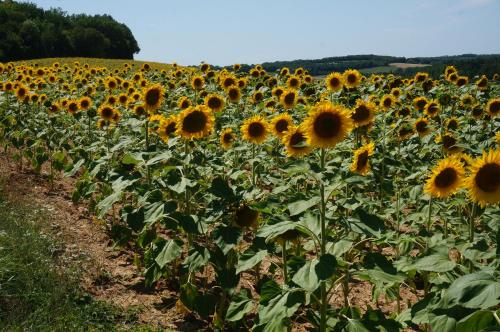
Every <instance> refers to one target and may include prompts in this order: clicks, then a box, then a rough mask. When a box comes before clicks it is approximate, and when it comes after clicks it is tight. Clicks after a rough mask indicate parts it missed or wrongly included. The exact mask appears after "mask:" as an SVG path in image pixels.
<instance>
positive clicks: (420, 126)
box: [415, 121, 427, 133]
mask: <svg viewBox="0 0 500 332" xmlns="http://www.w3.org/2000/svg"><path fill="white" fill-rule="evenodd" d="M415 128H416V129H417V131H418V132H419V133H423V132H425V131H426V130H427V122H425V121H419V122H417V124H416V126H415Z"/></svg>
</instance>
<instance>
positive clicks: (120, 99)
mask: <svg viewBox="0 0 500 332" xmlns="http://www.w3.org/2000/svg"><path fill="white" fill-rule="evenodd" d="M118 102H119V103H120V104H122V105H123V106H125V107H126V106H127V105H128V102H129V99H128V96H127V95H126V94H125V93H122V94H120V95H119V96H118Z"/></svg>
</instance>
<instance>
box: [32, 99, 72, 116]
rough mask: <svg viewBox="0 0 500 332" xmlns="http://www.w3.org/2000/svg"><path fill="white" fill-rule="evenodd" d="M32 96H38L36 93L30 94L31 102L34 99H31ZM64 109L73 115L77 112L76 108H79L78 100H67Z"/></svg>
mask: <svg viewBox="0 0 500 332" xmlns="http://www.w3.org/2000/svg"><path fill="white" fill-rule="evenodd" d="M33 96H37V97H38V95H36V94H33V95H31V101H32V102H33V101H34V100H33ZM37 100H38V98H37ZM35 101H36V100H35ZM66 109H67V110H68V112H69V113H70V114H73V115H75V114H76V113H77V112H78V110H79V108H78V101H77V100H70V101H68V104H67V106H66Z"/></svg>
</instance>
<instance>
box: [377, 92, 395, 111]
mask: <svg viewBox="0 0 500 332" xmlns="http://www.w3.org/2000/svg"><path fill="white" fill-rule="evenodd" d="M395 104H396V98H395V97H394V96H393V95H392V94H388V95H384V96H382V98H381V99H380V104H379V106H380V107H381V108H382V109H384V110H386V111H387V110H390V109H391V108H392V107H394V105H395Z"/></svg>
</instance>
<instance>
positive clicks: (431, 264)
mask: <svg viewBox="0 0 500 332" xmlns="http://www.w3.org/2000/svg"><path fill="white" fill-rule="evenodd" d="M456 265H457V264H456V263H455V262H453V261H451V260H450V259H449V258H448V256H444V255H439V254H432V255H429V256H425V257H422V258H419V259H417V260H416V261H415V262H414V263H413V264H412V265H410V266H411V268H407V269H405V271H409V270H417V271H429V272H448V271H451V270H453V269H454V268H455V266H456Z"/></svg>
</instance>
